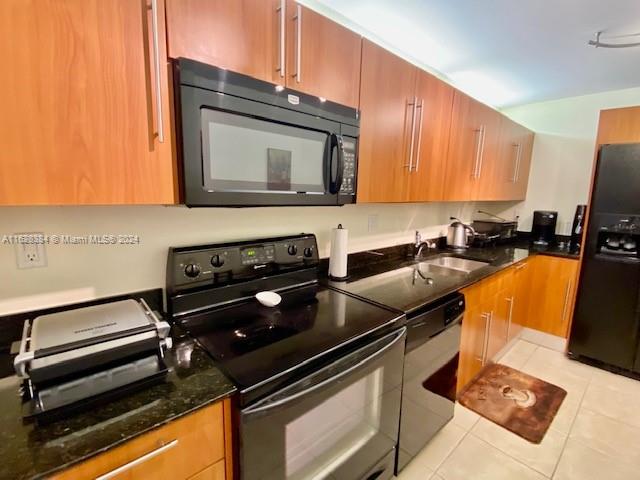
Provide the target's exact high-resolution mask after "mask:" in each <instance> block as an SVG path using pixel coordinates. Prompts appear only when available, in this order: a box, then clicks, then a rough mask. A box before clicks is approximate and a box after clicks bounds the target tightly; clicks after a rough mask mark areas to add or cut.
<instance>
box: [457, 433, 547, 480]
mask: <svg viewBox="0 0 640 480" xmlns="http://www.w3.org/2000/svg"><path fill="white" fill-rule="evenodd" d="M502 428H504V427H502ZM505 430H506V429H505ZM469 433H471V432H469ZM511 433H513V432H511ZM471 435H472V436H473V438H475V439H476V440H480V441H481V442H482V443H484V444H486V445H488V446H489V447H491V448H493V449H494V450H497V451H499V452H500V453H502V454H503V455H505V456H507V457H509V458H510V459H511V460H513V461H514V462H516V463H518V464H520V465H522V466H523V467H526V468H527V469H529V470H531V471H533V472H535V473H538V474H540V475H542V476H543V477H544V478H548V479H551V477H548V476H547V475H545V474H544V473H542V472H541V471H540V470H536V469H535V468H533V467H532V466H530V465H527V464H526V463H524V462H523V461H522V460H519V459H517V458H516V457H514V456H512V455H510V454H509V453H507V452H505V451H503V450H501V449H500V448H498V447H496V446H495V445H491V444H490V443H489V442H487V441H486V440H485V439H483V438H480V437H478V436H477V435H476V434H474V433H471ZM514 435H515V433H514ZM554 472H555V471H554ZM445 480H446V479H445Z"/></svg>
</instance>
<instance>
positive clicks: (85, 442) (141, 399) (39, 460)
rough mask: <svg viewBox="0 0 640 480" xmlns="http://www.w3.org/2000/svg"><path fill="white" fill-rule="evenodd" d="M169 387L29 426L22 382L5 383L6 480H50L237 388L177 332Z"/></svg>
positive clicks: (1, 471) (1, 415) (2, 449)
mask: <svg viewBox="0 0 640 480" xmlns="http://www.w3.org/2000/svg"><path fill="white" fill-rule="evenodd" d="M172 337H173V339H174V346H173V348H172V349H171V350H170V351H168V352H167V354H166V363H167V365H168V366H169V367H170V372H169V373H168V375H167V379H166V381H164V382H162V383H158V384H156V385H154V386H151V387H148V388H146V389H144V390H140V391H138V392H136V393H132V394H129V395H126V396H124V397H123V398H120V399H118V400H114V401H112V402H110V403H106V404H104V405H102V406H98V407H95V408H92V409H91V410H88V411H85V412H84V413H76V414H74V415H72V416H69V417H68V418H66V419H64V420H59V421H56V422H54V423H50V424H48V425H42V426H39V425H35V424H34V423H33V422H28V421H23V419H22V402H21V399H20V397H19V395H18V391H19V387H20V379H19V378H18V377H16V376H15V375H11V376H7V377H4V378H1V379H0V406H1V411H0V422H1V425H2V428H1V430H0V478H7V479H9V478H11V479H13V480H20V479H33V478H44V477H47V476H49V475H51V474H53V473H55V472H57V471H59V470H63V469H65V468H67V467H70V466H72V465H73V464H75V463H78V462H81V461H83V460H85V459H88V458H89V457H91V456H93V455H96V454H99V453H102V452H104V451H106V450H108V449H110V448H113V447H115V446H117V445H119V444H122V443H124V442H126V441H128V440H130V439H132V438H134V437H136V436H138V435H140V434H142V433H145V432H147V431H150V430H152V429H154V428H156V427H158V426H161V425H163V424H165V423H168V422H170V421H172V420H175V419H177V418H179V417H181V416H183V415H186V414H188V413H190V412H192V411H194V410H196V409H198V408H200V407H203V406H206V405H208V404H211V403H213V402H215V401H216V400H220V399H222V398H224V397H227V396H229V395H232V394H233V393H234V392H235V390H236V389H235V387H234V385H233V384H232V383H231V382H230V381H229V380H228V379H227V378H226V377H225V376H224V375H223V374H222V373H221V372H220V370H218V368H217V367H216V366H215V365H214V362H213V360H211V358H210V357H209V356H208V355H207V354H206V353H205V352H204V351H203V350H202V349H201V348H200V347H198V346H197V344H196V343H195V342H194V340H192V339H191V338H189V337H187V336H186V335H185V334H184V333H183V332H181V331H179V330H178V329H177V328H175V327H174V329H173V331H172Z"/></svg>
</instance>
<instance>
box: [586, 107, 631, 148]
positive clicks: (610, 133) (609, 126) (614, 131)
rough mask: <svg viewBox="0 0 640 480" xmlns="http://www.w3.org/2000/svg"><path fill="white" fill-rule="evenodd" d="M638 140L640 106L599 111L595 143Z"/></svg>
mask: <svg viewBox="0 0 640 480" xmlns="http://www.w3.org/2000/svg"><path fill="white" fill-rule="evenodd" d="M638 142H640V107H626V108H612V109H610V110H601V111H600V122H599V124H598V140H597V142H596V145H604V144H607V143H638Z"/></svg>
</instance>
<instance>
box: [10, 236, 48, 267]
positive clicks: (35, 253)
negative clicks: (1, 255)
mask: <svg viewBox="0 0 640 480" xmlns="http://www.w3.org/2000/svg"><path fill="white" fill-rule="evenodd" d="M19 235H24V236H25V237H29V238H38V237H39V238H44V234H43V233H40V232H30V233H17V234H16V236H19ZM15 252H16V263H17V264H18V268H19V269H25V268H41V267H46V266H47V252H46V250H45V248H44V243H35V242H34V243H17V244H16V245H15Z"/></svg>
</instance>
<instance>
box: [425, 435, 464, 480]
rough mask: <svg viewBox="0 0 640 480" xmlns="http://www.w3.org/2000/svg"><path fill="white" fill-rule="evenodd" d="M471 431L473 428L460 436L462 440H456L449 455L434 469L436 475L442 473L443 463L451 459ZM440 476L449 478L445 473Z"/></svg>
mask: <svg viewBox="0 0 640 480" xmlns="http://www.w3.org/2000/svg"><path fill="white" fill-rule="evenodd" d="M458 426H459V425H458ZM461 428H462V427H461ZM472 428H473V427H472ZM470 433H471V429H469V430H465V432H464V435H462V437H460V440H458V441H457V442H456V444H455V445H454V447H453V448H452V449H451V451H450V452H449V453H448V454H447V456H446V457H444V458H443V459H442V461H441V462H440V463H439V464H438V466H437V467H436V469H435V470H434V472H433V473H434V475H435V474H438V475H440V472H439V470H440V467H442V465H444V463H445V462H446V461H447V460H448V459H449V457H450V456H451V455H453V452H455V451H456V449H457V448H458V447H459V446H460V444H461V443H462V441H463V440H464V439H465V438H466V436H467V435H469V434H470ZM432 476H433V475H432ZM440 476H441V477H442V478H444V480H447V479H446V477H445V476H444V475H440Z"/></svg>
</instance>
